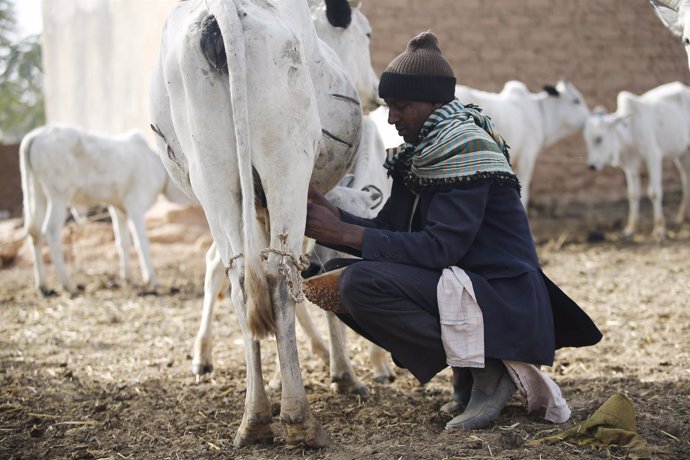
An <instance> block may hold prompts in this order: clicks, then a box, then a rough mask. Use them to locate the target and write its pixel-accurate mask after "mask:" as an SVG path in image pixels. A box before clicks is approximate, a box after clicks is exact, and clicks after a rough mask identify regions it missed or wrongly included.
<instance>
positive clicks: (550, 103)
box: [373, 80, 589, 208]
mask: <svg viewBox="0 0 690 460" xmlns="http://www.w3.org/2000/svg"><path fill="white" fill-rule="evenodd" d="M455 97H457V98H458V99H459V100H460V102H462V103H463V104H468V103H472V104H475V105H477V106H479V107H480V108H481V109H482V111H483V112H484V113H485V114H486V115H489V116H490V117H491V119H492V120H493V122H494V124H495V125H496V127H497V129H498V131H499V132H500V133H501V135H502V136H503V138H504V139H505V140H506V142H507V143H508V145H509V146H510V157H511V164H512V166H513V169H514V170H515V173H516V175H517V177H518V179H519V181H520V184H521V185H522V197H521V201H522V204H523V205H524V206H525V208H526V207H527V204H528V202H529V187H530V182H531V181H532V173H533V171H534V165H535V163H536V160H537V156H538V155H539V153H540V152H541V151H542V150H544V149H545V148H546V147H548V146H550V145H552V144H554V143H556V142H557V141H559V140H561V139H563V138H564V137H566V136H569V135H571V134H573V133H575V132H577V131H579V130H581V129H582V127H583V126H584V123H585V120H586V119H587V116H588V115H589V109H587V104H586V103H585V100H584V98H583V97H582V95H581V94H580V92H579V91H578V90H577V88H576V87H575V85H573V84H572V83H570V82H569V81H567V80H561V81H559V82H558V83H557V84H556V86H544V91H541V92H538V93H531V92H530V91H529V90H528V89H527V87H526V86H525V85H524V83H521V82H519V81H509V82H507V83H506V84H505V85H504V86H503V89H502V90H501V92H500V93H490V92H486V91H480V90H476V89H472V88H469V87H467V86H456V87H455ZM373 118H374V120H375V121H376V122H377V124H378V126H379V129H380V130H381V131H382V137H383V139H384V143H385V145H386V148H389V147H393V146H395V145H391V144H395V143H396V141H395V136H394V133H393V131H394V130H393V129H392V127H391V125H387V126H385V125H383V124H382V121H383V120H385V121H386V122H387V119H388V110H387V108H379V109H378V110H376V111H375V112H374V113H373ZM398 139H399V142H397V144H399V143H401V142H402V138H400V137H399V136H398ZM397 144H396V145H397Z"/></svg>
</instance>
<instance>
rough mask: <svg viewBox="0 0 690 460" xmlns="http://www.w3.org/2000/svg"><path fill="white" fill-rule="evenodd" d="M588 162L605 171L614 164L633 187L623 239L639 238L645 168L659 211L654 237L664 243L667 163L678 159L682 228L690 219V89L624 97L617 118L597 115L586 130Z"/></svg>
mask: <svg viewBox="0 0 690 460" xmlns="http://www.w3.org/2000/svg"><path fill="white" fill-rule="evenodd" d="M584 138H585V142H586V144H587V152H588V153H587V155H588V162H589V166H590V168H591V169H594V170H601V169H602V168H603V167H604V166H605V165H607V164H610V165H612V166H617V167H620V168H622V169H623V172H624V173H625V179H626V182H627V185H628V202H629V213H628V224H627V225H626V227H625V229H624V231H623V235H624V236H630V235H632V234H633V233H634V232H635V229H636V227H637V222H638V220H639V206H640V204H639V203H640V165H641V164H643V163H644V164H645V165H646V166H647V171H648V173H649V186H648V189H647V193H648V195H649V199H650V200H651V201H652V204H653V207H654V235H655V236H656V237H657V238H663V237H664V236H665V235H666V224H665V220H664V215H663V210H662V196H663V188H662V184H661V178H662V160H663V158H672V159H673V160H674V162H675V164H676V166H677V167H678V170H679V171H680V176H681V179H682V184H683V200H682V202H681V204H680V209H679V210H678V216H677V219H676V220H677V222H679V223H681V222H683V220H684V219H685V214H686V212H687V210H688V205H689V204H690V155H689V154H688V147H689V146H690V88H689V87H687V86H685V85H683V84H682V83H678V82H675V83H668V84H665V85H661V86H659V87H657V88H654V89H652V90H651V91H648V92H646V93H645V94H643V95H642V96H639V97H638V96H635V95H634V94H631V93H629V92H627V91H621V92H620V93H619V94H618V108H617V110H616V112H615V113H613V114H605V113H604V112H603V111H602V110H599V109H598V110H596V111H594V112H593V113H592V115H591V116H590V117H589V119H588V120H587V123H586V125H585V129H584Z"/></svg>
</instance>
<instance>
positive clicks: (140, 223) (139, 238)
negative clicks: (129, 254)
mask: <svg viewBox="0 0 690 460" xmlns="http://www.w3.org/2000/svg"><path fill="white" fill-rule="evenodd" d="M127 216H128V221H129V229H130V231H131V233H132V236H133V238H134V244H135V246H136V248H137V255H138V256H139V266H140V268H141V277H142V279H143V281H144V285H145V286H146V287H145V289H146V291H147V292H155V291H156V288H158V279H157V278H156V273H155V272H154V270H153V263H151V251H150V249H149V238H148V236H146V226H145V225H144V213H142V212H139V211H129V210H128V212H127Z"/></svg>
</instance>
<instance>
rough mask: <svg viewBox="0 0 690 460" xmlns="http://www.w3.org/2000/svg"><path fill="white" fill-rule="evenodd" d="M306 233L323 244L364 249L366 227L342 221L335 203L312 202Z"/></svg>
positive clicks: (308, 210) (308, 213)
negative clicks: (326, 204)
mask: <svg viewBox="0 0 690 460" xmlns="http://www.w3.org/2000/svg"><path fill="white" fill-rule="evenodd" d="M326 202H327V201H326ZM329 204H330V203H329ZM304 234H305V235H307V236H308V237H309V238H314V239H315V240H316V241H317V242H319V243H322V244H326V245H335V246H348V247H350V248H354V249H362V239H363V235H364V228H363V227H360V226H358V225H354V224H348V223H345V222H343V221H341V220H340V211H339V210H338V208H337V207H335V206H333V205H331V206H330V207H329V206H324V205H321V204H316V203H314V202H310V203H309V204H308V205H307V226H306V229H305V231H304Z"/></svg>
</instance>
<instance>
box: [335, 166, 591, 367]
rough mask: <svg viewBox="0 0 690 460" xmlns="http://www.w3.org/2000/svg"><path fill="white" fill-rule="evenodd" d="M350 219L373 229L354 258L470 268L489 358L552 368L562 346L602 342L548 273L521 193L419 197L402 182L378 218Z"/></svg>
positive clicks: (468, 191) (457, 189)
mask: <svg viewBox="0 0 690 460" xmlns="http://www.w3.org/2000/svg"><path fill="white" fill-rule="evenodd" d="M416 199H417V200H418V201H417V204H416V205H415V200H416ZM415 208H416V211H415V212H414V215H413V209H415ZM342 220H343V221H345V222H348V223H351V224H356V225H360V226H363V227H366V230H365V231H364V239H363V246H362V249H361V252H359V253H357V251H355V252H354V254H355V255H359V256H361V257H362V258H363V259H365V260H375V261H386V262H395V263H400V264H409V265H415V266H419V267H425V268H429V269H436V270H439V271H440V270H442V269H444V268H446V267H449V266H457V267H460V268H462V269H463V270H465V272H467V274H468V276H469V277H470V279H471V280H472V283H473V287H474V290H475V294H476V295H477V300H478V302H479V305H480V307H481V309H482V312H483V315H484V324H485V326H484V328H485V330H484V337H485V354H486V356H487V357H488V358H498V359H509V360H517V361H523V362H529V363H533V364H545V365H551V364H552V362H553V356H554V350H555V349H556V348H559V347H562V346H584V345H592V344H594V343H596V342H598V341H599V340H600V339H601V333H600V332H599V330H598V329H597V328H596V326H595V325H594V324H593V323H592V321H591V320H590V319H589V317H588V316H587V315H586V314H585V313H584V312H583V311H582V310H581V309H580V308H579V307H578V306H577V305H576V304H575V303H574V302H573V301H572V300H571V299H570V298H568V297H567V296H566V295H565V294H564V293H563V292H562V291H560V289H558V287H556V286H555V285H554V284H553V283H552V282H551V281H549V280H548V278H546V276H545V275H544V274H543V273H542V271H541V268H540V265H539V260H538V257H537V253H536V249H535V246H534V242H533V239H532V236H531V232H530V229H529V224H528V221H527V215H526V213H525V210H524V208H523V206H522V204H521V202H520V199H519V195H518V192H517V190H515V188H514V187H511V186H507V185H501V184H498V183H495V182H492V181H485V182H483V183H475V184H473V185H472V186H469V187H468V186H467V185H464V186H458V185H456V186H448V187H441V188H436V189H433V190H428V191H422V192H420V193H419V195H418V196H417V195H415V194H414V193H412V192H411V191H409V190H408V189H407V188H406V187H405V186H404V185H403V183H402V180H401V179H399V178H394V181H393V189H392V193H391V197H390V198H389V200H388V201H387V202H386V204H385V205H384V207H383V209H382V210H381V212H380V213H379V214H378V216H377V217H375V218H373V219H365V218H361V217H357V216H353V215H351V214H348V213H346V212H344V211H343V212H342ZM349 252H350V253H353V251H352V250H351V249H350V250H349Z"/></svg>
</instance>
